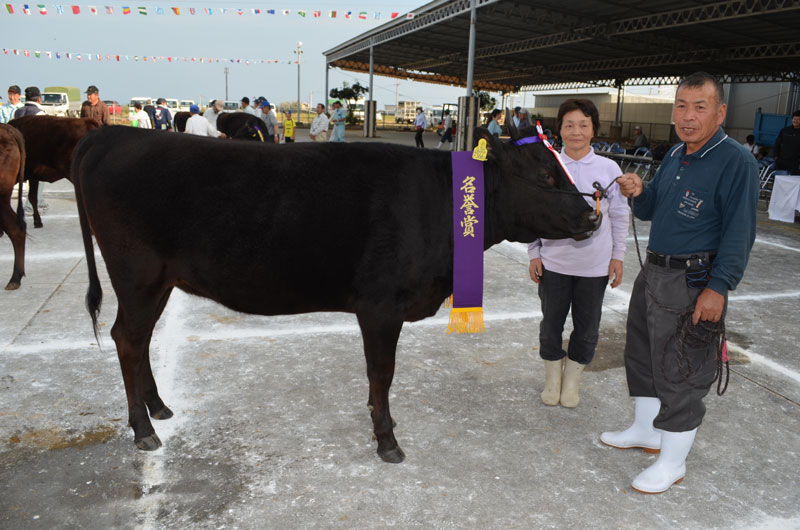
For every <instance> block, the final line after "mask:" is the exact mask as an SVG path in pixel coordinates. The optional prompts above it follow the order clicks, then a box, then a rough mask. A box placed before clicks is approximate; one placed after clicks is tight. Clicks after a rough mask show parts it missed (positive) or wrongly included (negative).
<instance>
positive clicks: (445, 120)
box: [436, 110, 453, 149]
mask: <svg viewBox="0 0 800 530" xmlns="http://www.w3.org/2000/svg"><path fill="white" fill-rule="evenodd" d="M445 142H450V146H449V147H451V148H452V146H453V118H451V117H450V111H449V110H446V111H444V114H443V115H442V138H441V139H440V140H439V145H437V146H436V149H441V148H442V145H443V144H444V143H445Z"/></svg>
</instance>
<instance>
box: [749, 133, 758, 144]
mask: <svg viewBox="0 0 800 530" xmlns="http://www.w3.org/2000/svg"><path fill="white" fill-rule="evenodd" d="M747 141H748V142H753V143H755V142H756V137H755V135H754V134H748V135H747Z"/></svg>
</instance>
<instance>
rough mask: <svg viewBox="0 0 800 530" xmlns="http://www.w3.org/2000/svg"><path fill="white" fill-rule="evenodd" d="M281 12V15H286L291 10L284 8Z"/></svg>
mask: <svg viewBox="0 0 800 530" xmlns="http://www.w3.org/2000/svg"><path fill="white" fill-rule="evenodd" d="M282 12H283V16H286V15H288V14H289V13H290V12H291V11H289V10H288V9H284V10H283V11H282Z"/></svg>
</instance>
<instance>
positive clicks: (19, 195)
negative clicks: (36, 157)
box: [12, 129, 26, 230]
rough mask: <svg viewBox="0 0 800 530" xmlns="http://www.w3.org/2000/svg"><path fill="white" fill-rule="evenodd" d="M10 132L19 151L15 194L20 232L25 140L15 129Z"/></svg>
mask: <svg viewBox="0 0 800 530" xmlns="http://www.w3.org/2000/svg"><path fill="white" fill-rule="evenodd" d="M12 130H13V131H14V140H16V142H17V148H18V149H19V174H18V175H17V185H18V186H19V190H18V192H17V224H18V225H19V227H20V228H21V229H22V230H25V228H26V224H25V210H24V209H23V200H22V183H23V182H25V156H26V155H25V138H24V137H23V136H22V133H21V132H19V131H18V130H17V129H12Z"/></svg>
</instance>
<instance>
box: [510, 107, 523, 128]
mask: <svg viewBox="0 0 800 530" xmlns="http://www.w3.org/2000/svg"><path fill="white" fill-rule="evenodd" d="M520 110H522V107H514V110H512V111H511V121H513V122H514V127H516V128H517V129H519V111H520Z"/></svg>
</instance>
